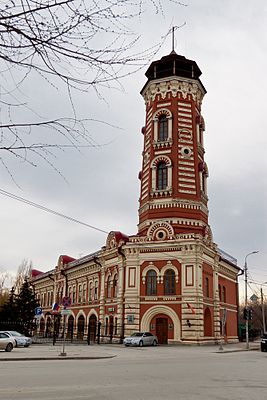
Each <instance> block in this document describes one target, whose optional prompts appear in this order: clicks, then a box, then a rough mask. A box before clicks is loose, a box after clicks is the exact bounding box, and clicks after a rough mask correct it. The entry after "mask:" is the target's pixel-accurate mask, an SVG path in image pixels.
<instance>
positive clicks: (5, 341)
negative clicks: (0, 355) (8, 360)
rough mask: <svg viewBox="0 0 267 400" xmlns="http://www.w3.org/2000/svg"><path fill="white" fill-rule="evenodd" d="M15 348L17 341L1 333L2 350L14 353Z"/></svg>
mask: <svg viewBox="0 0 267 400" xmlns="http://www.w3.org/2000/svg"><path fill="white" fill-rule="evenodd" d="M13 347H15V340H14V339H12V338H11V337H10V336H8V334H7V333H5V332H0V349H2V350H5V351H12V350H13Z"/></svg>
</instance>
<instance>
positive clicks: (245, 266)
mask: <svg viewBox="0 0 267 400" xmlns="http://www.w3.org/2000/svg"><path fill="white" fill-rule="evenodd" d="M258 252H259V251H258V250H257V251H252V252H251V253H248V254H247V255H246V257H245V265H244V274H245V309H247V306H248V264H247V258H248V256H250V255H251V254H256V253H258ZM247 314H248V313H247ZM246 349H247V350H248V349H249V337H248V315H247V316H246Z"/></svg>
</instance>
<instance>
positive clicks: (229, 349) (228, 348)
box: [215, 342, 260, 354]
mask: <svg viewBox="0 0 267 400" xmlns="http://www.w3.org/2000/svg"><path fill="white" fill-rule="evenodd" d="M251 350H260V342H250V343H249V349H247V348H246V343H245V342H239V343H233V344H224V343H223V344H222V346H217V348H216V351H215V353H222V354H223V353H234V352H237V351H251Z"/></svg>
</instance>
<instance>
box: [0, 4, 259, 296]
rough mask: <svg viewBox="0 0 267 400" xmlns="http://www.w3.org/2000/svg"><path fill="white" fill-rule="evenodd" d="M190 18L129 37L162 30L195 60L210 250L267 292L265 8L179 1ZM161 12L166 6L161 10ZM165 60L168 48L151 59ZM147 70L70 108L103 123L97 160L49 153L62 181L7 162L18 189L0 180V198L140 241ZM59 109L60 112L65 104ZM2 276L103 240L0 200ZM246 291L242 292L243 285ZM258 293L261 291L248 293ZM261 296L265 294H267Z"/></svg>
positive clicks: (37, 97)
mask: <svg viewBox="0 0 267 400" xmlns="http://www.w3.org/2000/svg"><path fill="white" fill-rule="evenodd" d="M186 4H188V6H187V7H183V6H180V7H178V6H175V5H171V6H170V5H169V4H168V5H167V6H166V8H165V11H164V16H163V15H156V16H155V15H154V16H153V18H151V16H150V14H145V15H144V16H143V19H141V20H139V21H138V23H137V24H136V26H135V29H136V30H137V31H139V32H140V33H141V34H142V38H141V39H140V42H139V43H140V48H141V49H145V48H146V47H148V46H150V45H151V44H153V41H155V42H156V41H159V40H160V38H161V36H162V35H164V34H165V33H166V32H167V31H168V29H169V27H170V26H171V25H181V24H183V23H184V22H186V25H185V26H184V27H183V28H181V29H180V30H178V31H176V46H175V49H176V52H177V53H179V54H182V55H184V56H186V57H187V58H189V59H192V60H195V61H196V62H197V64H198V66H199V67H200V69H201V71H202V76H201V80H202V83H203V84H204V86H205V88H206V89H207V94H206V96H205V98H204V100H203V105H202V114H203V116H204V118H205V122H206V132H205V149H206V154H205V159H206V162H207V164H208V168H209V180H208V194H209V210H210V217H209V218H210V219H209V222H210V225H211V228H212V231H213V236H214V241H215V242H216V243H217V244H218V246H219V247H220V248H221V249H223V250H224V251H226V252H228V253H229V254H231V255H232V256H233V257H235V258H237V260H238V265H239V266H240V267H243V266H244V259H245V256H246V255H247V254H248V253H250V252H251V251H254V250H259V254H256V255H251V256H249V257H248V258H247V261H248V269H249V279H251V278H252V279H253V280H255V281H257V282H265V281H267V268H266V264H267V263H266V260H267V221H266V218H267V202H266V200H267V181H266V179H267V157H266V142H267V139H266V135H267V108H266V104H267V103H266V94H267V79H266V71H267V56H266V54H267V3H266V1H265V0H258V1H246V2H244V1H243V0H224V1H221V0H187V1H186ZM163 5H165V2H164V1H163ZM170 51H171V40H169V41H166V42H165V44H164V46H163V48H162V49H161V50H160V52H159V53H158V54H157V56H156V59H159V58H161V57H162V56H163V55H167V54H169V53H170ZM145 71H146V68H143V69H142V70H141V71H139V72H138V73H136V74H135V75H132V76H130V77H129V78H127V79H124V80H123V86H124V90H122V91H118V90H109V91H104V92H103V95H104V96H105V97H106V100H107V101H102V100H100V99H98V98H97V97H96V95H95V94H94V93H93V92H89V93H87V94H86V95H83V96H82V95H81V98H77V99H76V100H77V104H78V105H79V107H80V110H81V114H83V115H84V116H87V117H90V118H91V117H93V118H96V119H102V120H103V119H104V120H105V121H107V122H109V123H110V124H113V125H116V126H118V127H120V129H115V128H111V127H110V126H108V125H100V124H92V125H91V131H92V134H93V137H94V139H95V140H96V142H97V143H99V144H104V145H103V146H102V147H99V148H89V149H86V150H83V152H82V154H79V153H78V152H77V151H75V150H70V151H65V152H63V153H58V155H57V158H56V159H55V160H54V164H55V166H56V168H58V169H59V170H60V171H61V172H62V173H63V174H64V176H65V178H66V180H64V179H62V178H61V176H60V175H58V174H57V173H56V172H55V171H54V170H53V169H51V168H49V167H48V165H46V164H45V163H41V165H39V167H38V168H32V167H30V166H27V165H26V164H25V163H21V164H19V163H18V162H17V161H15V160H13V161H12V160H10V165H9V167H10V168H11V170H12V173H13V175H14V177H15V179H16V182H17V183H18V184H19V187H18V186H17V185H16V184H15V183H14V182H13V181H12V179H11V178H10V176H9V175H8V173H7V172H6V171H5V170H4V169H2V171H1V189H3V190H6V191H9V192H11V193H14V194H16V195H18V196H22V197H24V198H26V199H29V200H31V201H33V202H36V203H39V204H41V205H44V206H46V207H48V208H51V209H53V210H56V211H58V212H60V213H63V214H66V215H69V216H72V217H74V218H76V219H78V220H80V221H83V222H85V223H88V224H90V225H93V226H96V227H98V228H100V229H103V230H104V231H107V232H109V231H111V230H120V231H122V232H124V233H126V234H129V235H131V234H135V233H136V232H137V222H138V197H139V180H138V178H137V177H138V172H139V170H140V168H141V152H142V139H143V136H142V134H141V133H140V131H141V127H142V126H143V125H144V120H145V107H144V101H143V99H142V97H141V95H140V90H141V88H142V86H143V85H144V84H145V82H146V79H145V76H144V73H145ZM28 85H29V87H28V90H29V92H28V93H27V95H28V96H29V97H30V98H31V100H34V102H35V104H38V103H40V104H41V107H42V108H43V109H44V110H45V109H46V111H47V114H49V112H50V111H51V110H53V109H54V108H55V105H53V99H52V98H51V94H50V93H49V90H48V89H47V88H42V90H41V89H40V88H37V89H36V87H35V85H34V82H32V85H31V84H29V82H28ZM61 96H62V104H64V93H63V94H61ZM0 205H1V206H0V207H1V208H0V221H1V257H0V269H2V270H8V271H10V272H12V273H15V272H16V270H17V267H18V265H19V264H20V263H21V261H22V260H23V259H28V260H31V261H32V262H33V265H34V268H36V269H40V270H42V271H46V270H49V269H52V268H53V267H54V266H55V265H56V263H57V259H58V257H59V256H60V255H61V254H67V255H69V256H72V257H74V258H78V257H80V256H83V255H86V254H89V253H90V252H93V251H96V250H98V249H99V248H100V247H101V246H103V245H104V244H105V240H106V234H104V233H101V232H97V231H95V230H92V229H89V228H87V227H85V226H82V225H79V224H75V223H73V222H70V221H67V220H65V219H62V218H60V217H56V216H54V215H51V214H47V213H45V212H43V211H41V210H38V209H36V208H33V207H30V206H28V205H25V204H23V203H20V202H18V201H15V200H12V199H10V198H7V197H4V196H2V195H1V196H0ZM240 286H241V288H242V287H243V280H241V279H240ZM251 287H252V289H253V292H255V293H257V294H258V293H259V285H257V286H256V285H253V284H252V285H251ZM266 294H267V288H266Z"/></svg>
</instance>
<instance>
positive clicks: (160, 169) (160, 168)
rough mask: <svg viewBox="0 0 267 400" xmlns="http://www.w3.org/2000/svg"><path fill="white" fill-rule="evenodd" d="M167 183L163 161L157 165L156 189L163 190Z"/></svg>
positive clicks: (166, 172)
mask: <svg viewBox="0 0 267 400" xmlns="http://www.w3.org/2000/svg"><path fill="white" fill-rule="evenodd" d="M167 183H168V169H167V165H166V163H165V162H160V163H158V165H157V190H165V189H166V187H167Z"/></svg>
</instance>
